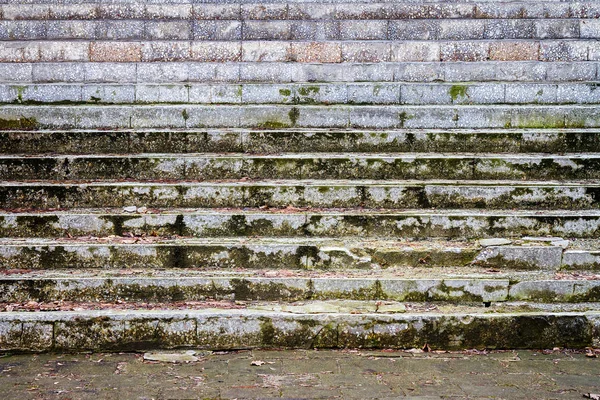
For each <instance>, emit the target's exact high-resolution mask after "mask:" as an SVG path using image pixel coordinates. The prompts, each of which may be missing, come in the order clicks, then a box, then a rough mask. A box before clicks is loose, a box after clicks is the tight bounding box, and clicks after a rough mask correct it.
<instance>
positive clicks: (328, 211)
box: [0, 183, 600, 217]
mask: <svg viewBox="0 0 600 400" xmlns="http://www.w3.org/2000/svg"><path fill="white" fill-rule="evenodd" d="M557 184H558V183H557ZM0 185H2V183H0ZM232 214H244V215H298V214H301V215H307V214H323V215H401V216H415V217H418V216H439V217H448V216H455V217H470V216H482V217H496V216H498V217H510V216H523V217H527V216H532V217H533V216H539V217H599V216H600V210H598V209H589V210H519V209H515V210H506V209H497V210H495V209H455V210H453V209H440V210H436V209H385V208H377V209H368V208H320V207H312V208H310V207H304V208H302V207H298V208H295V207H288V208H276V207H273V208H267V209H258V208H250V207H248V208H234V207H231V208H204V209H203V208H180V207H170V208H149V209H148V210H147V211H146V212H126V211H124V210H123V208H72V209H68V210H35V211H22V210H0V216H2V217H19V216H53V215H57V216H84V215H92V216H95V215H124V216H143V215H148V216H160V215H232Z"/></svg>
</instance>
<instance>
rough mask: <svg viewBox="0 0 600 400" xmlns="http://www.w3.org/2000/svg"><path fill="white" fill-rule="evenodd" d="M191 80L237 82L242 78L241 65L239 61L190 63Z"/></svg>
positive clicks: (189, 78) (189, 74)
mask: <svg viewBox="0 0 600 400" xmlns="http://www.w3.org/2000/svg"><path fill="white" fill-rule="evenodd" d="M187 66H188V80H189V81H190V82H237V81H239V79H240V65H239V64H237V63H225V64H216V63H188V64H187Z"/></svg>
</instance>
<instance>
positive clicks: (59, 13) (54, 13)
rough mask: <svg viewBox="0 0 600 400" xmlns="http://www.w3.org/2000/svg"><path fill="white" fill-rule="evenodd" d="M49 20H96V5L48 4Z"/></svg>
mask: <svg viewBox="0 0 600 400" xmlns="http://www.w3.org/2000/svg"><path fill="white" fill-rule="evenodd" d="M49 16H50V18H51V19H61V20H74V19H96V18H98V7H97V5H96V4H50V10H49Z"/></svg>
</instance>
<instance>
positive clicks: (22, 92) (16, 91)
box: [12, 84, 81, 103]
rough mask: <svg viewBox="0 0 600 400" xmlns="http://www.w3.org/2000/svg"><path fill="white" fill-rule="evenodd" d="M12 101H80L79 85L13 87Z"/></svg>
mask: <svg viewBox="0 0 600 400" xmlns="http://www.w3.org/2000/svg"><path fill="white" fill-rule="evenodd" d="M12 89H13V90H12V91H13V99H14V100H13V101H19V102H21V101H23V102H27V101H35V102H40V103H55V102H62V101H73V102H79V101H81V87H80V86H78V85H47V84H46V85H43V84H42V85H28V86H26V87H25V88H24V89H23V87H18V88H17V87H13V88H12Z"/></svg>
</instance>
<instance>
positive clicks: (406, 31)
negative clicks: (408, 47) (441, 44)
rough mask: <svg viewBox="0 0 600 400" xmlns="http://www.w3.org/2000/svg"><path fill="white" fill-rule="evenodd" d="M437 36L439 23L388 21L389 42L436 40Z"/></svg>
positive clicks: (438, 34)
mask: <svg viewBox="0 0 600 400" xmlns="http://www.w3.org/2000/svg"><path fill="white" fill-rule="evenodd" d="M439 36H440V22H439V21H431V20H425V21H422V20H410V19H408V20H392V21H389V26H388V39H389V40H437V39H438V38H439Z"/></svg>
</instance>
